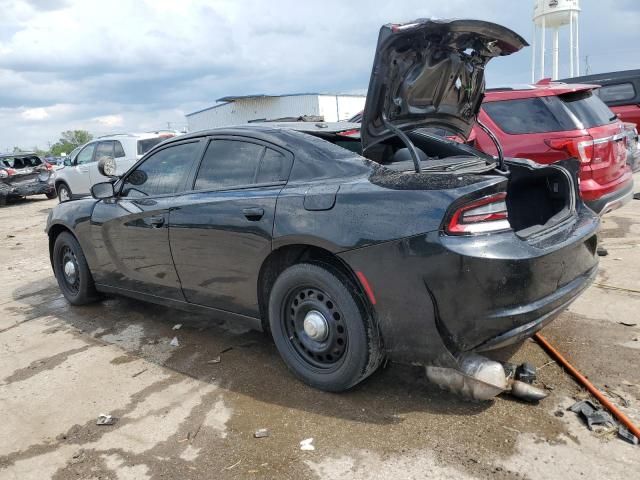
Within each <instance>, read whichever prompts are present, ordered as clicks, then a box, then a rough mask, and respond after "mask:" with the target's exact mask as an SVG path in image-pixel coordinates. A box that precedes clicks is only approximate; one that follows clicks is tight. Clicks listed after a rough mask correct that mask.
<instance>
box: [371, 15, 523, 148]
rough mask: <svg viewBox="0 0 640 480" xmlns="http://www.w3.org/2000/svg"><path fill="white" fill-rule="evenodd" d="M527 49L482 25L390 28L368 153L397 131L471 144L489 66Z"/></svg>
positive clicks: (384, 33)
mask: <svg viewBox="0 0 640 480" xmlns="http://www.w3.org/2000/svg"><path fill="white" fill-rule="evenodd" d="M527 45H528V44H527V42H526V41H525V40H524V39H523V38H522V37H521V36H520V35H518V34H517V33H515V32H513V31H511V30H509V29H508V28H505V27H503V26H501V25H497V24H495V23H490V22H484V21H480V20H424V19H423V20H416V21H414V22H410V23H406V24H402V25H398V24H389V25H384V26H383V27H382V28H381V29H380V35H379V36H378V45H377V47H376V54H375V58H374V62H373V70H372V72H371V80H370V81H369V89H368V92H367V100H366V103H365V108H364V114H363V118H362V146H363V149H364V150H366V149H367V148H368V147H370V146H371V145H373V144H376V143H378V142H381V141H383V140H385V139H387V138H389V137H392V136H393V135H394V133H393V128H399V129H400V130H414V129H416V128H420V127H425V126H435V127H440V128H446V129H448V130H451V131H452V132H454V133H455V134H457V135H461V136H463V137H465V138H466V137H467V136H468V135H469V132H470V131H471V128H472V127H473V124H474V123H475V121H476V116H477V114H478V111H479V110H480V104H481V103H482V98H483V96H484V68H485V66H486V64H487V63H488V62H489V60H491V59H492V58H493V57H497V56H501V55H510V54H512V53H514V52H517V51H518V50H520V49H521V48H523V47H525V46H527ZM390 125H391V126H390Z"/></svg>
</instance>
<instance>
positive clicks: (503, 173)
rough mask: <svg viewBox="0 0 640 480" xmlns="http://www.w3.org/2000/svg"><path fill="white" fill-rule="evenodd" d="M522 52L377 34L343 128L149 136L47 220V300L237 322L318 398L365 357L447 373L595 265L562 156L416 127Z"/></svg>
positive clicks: (554, 306) (426, 36) (460, 23)
mask: <svg viewBox="0 0 640 480" xmlns="http://www.w3.org/2000/svg"><path fill="white" fill-rule="evenodd" d="M525 45H526V42H525V41H524V40H523V39H522V38H521V37H520V36H518V35H517V34H515V33H514V32H512V31H510V30H508V29H506V28H504V27H502V26H499V25H495V24H492V23H488V22H483V21H473V20H457V21H451V22H446V21H428V20H420V21H416V22H413V23H410V24H404V25H386V26H384V27H382V29H381V31H380V36H379V40H378V46H377V51H376V56H375V63H374V68H373V72H372V75H371V81H370V84H369V89H368V92H369V93H368V96H367V100H366V108H365V113H364V118H363V121H362V124H361V125H362V128H361V130H359V127H360V124H350V123H348V122H340V123H334V124H327V123H308V122H300V123H288V124H278V123H271V124H251V125H246V126H240V127H229V128H220V129H215V130H209V131H201V132H196V133H192V134H188V135H184V136H181V137H176V138H173V139H170V140H167V141H165V142H164V143H162V144H161V145H158V146H156V147H155V148H153V149H152V150H151V151H150V152H149V153H147V154H146V155H145V156H144V157H143V158H142V159H141V160H139V161H138V162H137V163H136V164H135V165H134V166H133V167H132V168H131V169H129V170H128V171H127V172H126V173H124V174H123V175H121V176H119V177H114V178H112V181H110V182H103V183H98V184H96V185H94V186H93V187H92V195H93V197H94V198H84V199H80V200H77V201H73V202H65V203H61V204H59V205H57V206H56V207H55V208H54V209H53V210H52V212H51V213H50V215H49V218H48V221H47V227H46V231H47V233H48V236H49V246H50V255H51V263H52V267H53V271H54V274H55V277H56V279H57V281H58V285H59V286H60V289H61V291H62V293H63V294H64V296H65V297H66V298H67V300H68V301H69V302H70V303H72V304H74V305H80V304H84V303H87V302H90V301H93V300H95V299H96V298H97V297H98V295H99V294H100V293H110V294H122V295H127V296H131V297H134V298H138V299H142V300H146V301H151V302H156V303H161V304H164V305H168V306H172V307H178V308H185V309H189V310H197V311H200V312H206V313H209V314H211V315H215V316H217V317H221V318H227V319H229V320H233V321H238V322H243V323H246V322H249V323H250V324H251V325H253V326H255V328H257V329H262V330H264V331H267V332H270V333H271V335H272V337H273V340H274V342H275V344H276V347H277V349H278V351H279V353H280V355H281V356H282V358H283V360H284V361H285V363H286V364H287V366H288V367H289V368H290V370H291V371H292V372H293V373H294V374H295V375H296V376H297V377H298V378H300V379H302V380H303V381H304V382H306V383H308V384H310V385H312V386H314V387H317V388H320V389H324V390H329V391H341V390H344V389H347V388H349V387H351V386H353V385H355V384H357V383H358V382H360V381H361V380H363V379H364V378H366V377H367V376H368V375H370V374H371V373H372V372H373V371H375V369H376V368H377V367H378V366H379V365H380V363H381V362H382V360H383V359H384V358H388V359H390V360H393V361H398V362H406V363H414V364H421V365H426V366H433V365H437V366H438V368H440V367H442V368H445V369H453V370H456V369H462V368H463V367H462V365H463V363H464V361H463V360H462V359H464V358H468V357H465V356H467V355H469V354H471V353H472V352H482V351H486V350H491V349H495V348H498V347H501V346H504V345H508V344H510V343H514V342H518V341H520V340H522V339H524V338H527V337H529V336H531V335H532V334H533V333H534V332H536V331H537V330H539V329H540V328H542V327H543V326H544V325H546V324H547V323H548V322H550V321H551V320H552V319H554V318H555V317H556V316H557V315H558V314H559V313H560V312H562V311H563V309H564V308H565V307H566V306H567V305H569V303H571V302H572V301H573V300H574V299H575V298H576V297H577V296H578V295H579V294H580V293H581V292H582V291H583V290H584V289H585V288H586V287H587V286H588V285H589V283H590V282H591V281H592V279H593V278H594V275H595V274H596V271H597V265H598V260H597V256H596V255H595V251H596V247H597V239H596V230H597V228H598V225H599V220H598V217H597V216H596V215H595V214H594V213H593V212H592V211H591V210H590V209H588V208H586V207H585V205H584V204H583V202H582V201H581V199H580V196H579V192H578V179H577V173H578V166H577V162H575V161H566V162H560V163H559V164H553V165H539V164H536V163H534V162H531V161H528V160H517V159H509V160H506V161H505V160H504V159H503V158H500V159H498V160H496V159H495V158H493V157H492V156H489V155H486V154H483V153H481V152H478V151H477V150H475V149H472V148H470V147H468V146H466V145H461V144H458V143H455V142H451V141H447V140H446V139H443V138H441V137H438V136H435V135H428V134H424V133H420V131H419V129H421V128H425V127H443V128H449V129H451V130H453V131H455V132H456V133H457V134H460V135H463V136H465V135H467V134H468V133H469V131H470V130H471V128H472V126H473V124H474V123H475V119H476V115H477V113H478V110H479V108H480V103H481V99H482V96H483V93H484V70H485V66H486V64H487V62H488V61H489V60H490V59H491V58H493V57H496V56H501V55H509V54H511V53H514V52H516V51H518V50H520V49H521V48H522V47H523V46H525ZM443 51H446V52H448V53H447V56H445V57H443V56H442V52H443ZM436 60H437V61H436ZM436 99H437V100H436ZM434 102H436V103H434ZM360 131H361V135H360V133H359V132H360ZM114 162H117V159H116V160H114V159H112V158H111V159H107V158H105V159H103V160H101V161H100V165H99V167H100V169H101V172H102V173H103V174H105V173H107V172H108V171H111V172H113V171H115V170H116V169H115V165H113V163H114ZM474 358H477V356H476V357H474ZM500 368H502V367H500ZM430 378H431V377H430ZM502 380H503V381H505V377H504V376H503V378H502Z"/></svg>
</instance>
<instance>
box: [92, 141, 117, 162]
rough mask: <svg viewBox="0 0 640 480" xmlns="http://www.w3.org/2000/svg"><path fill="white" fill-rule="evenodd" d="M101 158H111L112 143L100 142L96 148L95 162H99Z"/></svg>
mask: <svg viewBox="0 0 640 480" xmlns="http://www.w3.org/2000/svg"><path fill="white" fill-rule="evenodd" d="M102 157H111V158H113V142H100V143H99V144H98V146H97V147H96V156H95V158H96V160H100V159H101V158H102Z"/></svg>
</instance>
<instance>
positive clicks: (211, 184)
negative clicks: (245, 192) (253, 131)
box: [194, 140, 265, 190]
mask: <svg viewBox="0 0 640 480" xmlns="http://www.w3.org/2000/svg"><path fill="white" fill-rule="evenodd" d="M264 150H265V147H263V146H262V145H257V144H255V143H249V142H242V141H237V140H213V141H211V142H209V145H208V147H207V151H206V152H205V154H204V158H203V159H202V163H201V164H200V169H199V170H198V175H197V177H196V183H195V187H194V189H195V190H213V189H222V188H230V187H237V186H240V185H249V184H251V183H254V180H255V177H256V172H257V171H258V166H259V165H260V160H261V158H262V154H263V152H264Z"/></svg>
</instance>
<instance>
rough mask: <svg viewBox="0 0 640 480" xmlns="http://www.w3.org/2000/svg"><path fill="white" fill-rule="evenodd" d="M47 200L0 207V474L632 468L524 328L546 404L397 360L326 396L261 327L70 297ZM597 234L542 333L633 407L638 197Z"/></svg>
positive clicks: (555, 472)
mask: <svg viewBox="0 0 640 480" xmlns="http://www.w3.org/2000/svg"><path fill="white" fill-rule="evenodd" d="M639 180H640V177H637V178H636V181H639ZM54 205H55V201H53V200H52V201H48V200H40V199H31V200H27V201H22V202H17V203H14V204H12V205H10V206H8V207H6V208H3V209H1V210H0V239H1V241H2V249H0V284H1V285H2V288H1V290H0V312H1V313H0V478H1V479H20V480H25V479H30V478H34V479H44V478H55V479H71V478H73V479H76V478H84V479H89V478H91V479H148V478H154V479H156V478H171V479H181V480H183V479H184V480H186V479H191V478H216V479H221V478H279V479H284V478H291V479H300V478H322V479H343V478H344V479H347V478H349V479H351V478H356V479H370V478H394V479H398V478H430V479H441V478H442V479H444V478H456V479H472V478H489V477H491V478H508V479H523V478H528V479H548V478H562V479H563V480H569V479H574V478H576V479H578V478H580V479H584V478H607V479H616V478H620V479H622V478H624V479H630V478H640V450H639V448H640V447H634V446H631V445H629V444H626V443H624V442H622V441H621V440H618V439H616V438H615V437H614V436H613V435H610V434H609V435H606V434H605V435H602V434H601V435H596V434H594V433H593V432H590V431H588V430H587V429H586V427H585V426H584V425H583V424H582V423H581V421H580V420H579V419H578V418H576V417H575V415H574V414H573V413H570V412H566V411H565V409H566V407H567V406H569V405H571V404H572V403H573V402H574V398H585V397H586V395H585V393H584V392H582V391H581V390H580V389H579V388H578V387H576V385H575V384H574V382H573V381H572V380H571V379H570V378H569V377H568V376H567V375H565V374H564V373H563V372H562V370H561V369H560V368H559V367H558V366H557V365H555V364H553V363H549V362H550V359H549V358H548V357H547V355H546V354H545V353H544V352H543V351H542V350H541V349H540V347H539V346H538V345H537V344H535V343H533V342H531V341H528V342H525V344H524V345H522V346H521V347H520V348H518V349H517V350H515V351H511V352H503V354H504V355H507V354H509V355H513V360H514V361H523V360H527V361H530V362H531V363H533V364H535V365H537V366H538V367H539V368H540V367H543V368H541V369H540V370H539V378H540V380H541V381H542V382H543V383H544V384H545V385H546V386H547V387H549V388H550V389H551V395H550V397H549V398H547V399H546V400H544V401H543V402H541V403H540V404H539V405H535V406H532V405H528V404H524V403H521V402H518V401H516V400H514V399H512V398H510V397H508V396H502V397H499V398H497V399H496V400H495V401H493V402H490V403H486V404H478V403H469V402H464V401H461V400H459V399H457V398H455V397H454V396H452V395H450V394H447V393H444V392H441V391H440V390H439V389H438V388H437V387H434V386H432V385H430V384H428V383H427V382H426V380H425V379H424V375H423V374H422V372H421V371H420V370H419V369H412V368H408V367H402V366H398V365H387V367H386V368H384V369H381V370H380V371H379V372H378V373H376V374H375V375H374V376H372V377H371V378H369V379H368V380H367V381H366V382H365V383H364V384H363V385H361V386H359V387H357V388H355V389H353V390H352V391H350V392H348V393H344V394H329V393H323V392H319V391H316V390H313V389H311V388H308V387H306V386H304V385H302V384H301V383H299V382H298V381H296V380H294V379H293V378H292V377H291V375H289V374H288V373H287V371H286V369H285V367H284V365H283V363H282V362H281V360H280V358H279V357H278V354H277V352H276V350H275V348H274V346H273V345H272V343H271V342H270V340H269V339H268V338H267V337H265V336H264V335H262V334H260V333H256V332H249V331H244V330H242V329H241V328H239V327H237V326H235V327H234V326H233V325H225V324H222V323H221V322H219V321H217V320H216V319H215V318H208V317H203V316H197V315H193V314H185V313H183V312H181V311H177V310H170V309H166V308H163V307H157V306H153V305H148V304H144V303H141V302H137V301H133V300H127V299H122V298H107V299H105V300H103V301H102V302H101V303H98V304H96V305H92V306H88V307H81V308H78V307H75V308H71V307H70V306H69V305H68V304H67V303H66V302H65V300H64V299H63V297H62V295H61V294H60V292H59V290H58V288H57V286H56V283H55V281H54V279H53V276H52V273H51V269H50V266H49V260H48V252H47V241H46V236H45V234H44V233H43V228H44V225H45V220H46V216H47V213H48V211H49V210H50V209H51V208H52V207H53V206H54ZM601 242H602V244H603V245H604V246H605V247H606V248H607V249H608V251H609V255H608V256H606V257H603V258H602V259H601V270H600V274H599V277H598V279H597V281H596V284H595V285H594V286H592V287H591V288H590V289H589V290H588V291H587V292H586V294H584V295H583V296H582V297H581V298H580V299H579V300H578V301H577V302H576V303H575V304H574V305H573V306H572V307H571V309H570V311H568V312H565V313H564V314H562V316H561V317H560V318H559V319H558V320H556V321H555V322H554V323H553V324H552V325H551V326H549V327H547V328H546V329H545V330H544V335H545V336H546V337H547V338H548V339H549V340H550V341H551V342H552V343H554V345H556V346H557V347H558V348H559V349H560V350H561V351H562V352H564V353H565V354H566V356H567V357H568V358H569V360H570V361H572V362H574V364H575V365H577V366H579V368H581V369H582V371H583V372H584V373H585V374H586V375H588V376H589V378H590V379H591V380H592V381H593V382H594V383H595V384H596V385H598V386H599V387H600V388H601V389H603V390H604V389H608V390H609V391H611V392H613V391H615V392H616V393H611V395H612V400H613V401H614V402H615V403H616V404H618V405H620V406H621V407H622V410H623V411H624V412H626V413H627V414H628V415H629V416H630V417H632V418H633V419H635V421H636V422H637V423H638V422H640V368H639V367H640V355H639V354H640V339H639V337H640V316H639V314H638V312H640V274H639V273H638V272H639V269H640V254H639V252H640V201H637V200H635V201H632V202H631V203H630V204H628V205H627V206H626V207H625V208H623V209H622V210H619V211H617V212H615V213H613V214H611V215H609V216H608V217H607V218H606V219H605V221H604V223H603V228H602V236H601ZM620 322H625V323H629V324H635V326H625V325H622V324H621V323H620ZM177 323H181V324H182V328H180V329H179V330H173V329H172V328H173V326H174V325H175V324H177ZM174 336H177V338H178V340H179V346H177V347H174V346H171V345H170V341H171V339H172V338H173V337H174ZM217 357H220V362H219V363H214V362H212V360H214V359H216V358H217ZM621 397H622V398H624V399H625V400H626V401H627V402H628V405H629V406H628V407H625V406H624V403H623V400H622V399H621ZM101 413H109V414H112V415H114V416H115V417H117V419H118V420H117V422H116V423H115V425H112V426H97V425H96V424H95V423H96V418H97V417H98V415H99V414H101ZM259 428H268V429H269V431H270V436H269V437H268V438H260V439H256V438H254V436H253V434H254V432H255V430H256V429H259ZM310 437H313V439H314V442H313V444H314V445H315V450H314V451H302V450H300V445H299V442H300V441H301V440H303V439H306V438H310Z"/></svg>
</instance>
